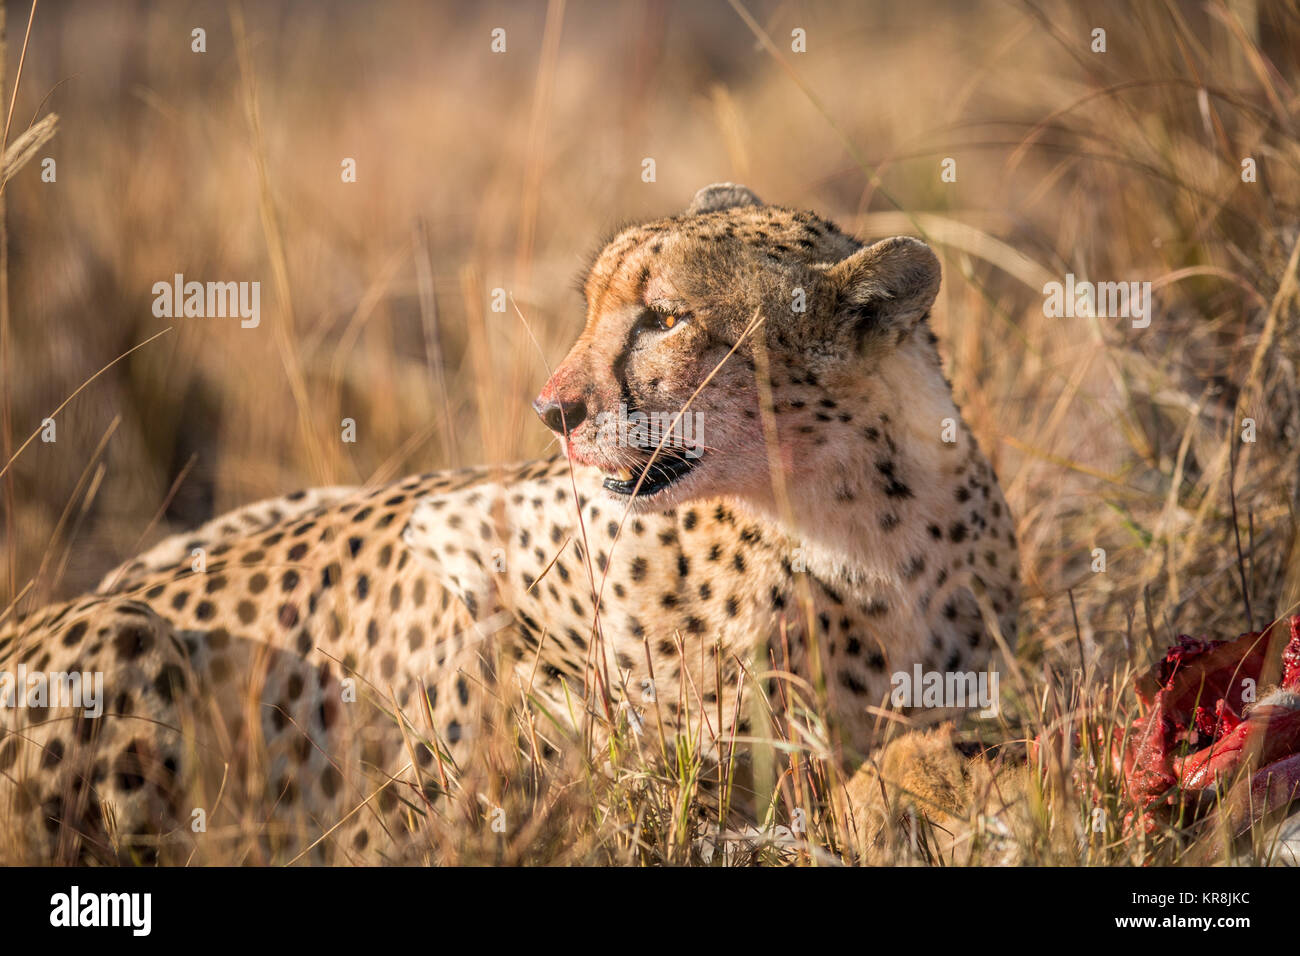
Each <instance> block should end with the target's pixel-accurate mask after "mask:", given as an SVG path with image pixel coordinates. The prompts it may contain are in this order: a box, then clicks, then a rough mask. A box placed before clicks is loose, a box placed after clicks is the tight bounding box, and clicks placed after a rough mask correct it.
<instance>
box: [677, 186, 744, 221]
mask: <svg viewBox="0 0 1300 956" xmlns="http://www.w3.org/2000/svg"><path fill="white" fill-rule="evenodd" d="M761 205H763V200H761V199H759V198H758V197H757V196H755V195H754V194H753V193H752V192H751V191H750V190H749V189H748V188H746V187H745V186H738V185H736V184H735V183H714V184H713V185H712V186H705V187H704V188H703V189H701V190H700V191H699V192H697V193H696V194H695V198H694V199H692V200H691V204H690V205H689V206H687V207H686V215H688V216H698V215H699V214H700V213H702V212H718V211H719V210H721V209H731V208H732V207H734V206H761Z"/></svg>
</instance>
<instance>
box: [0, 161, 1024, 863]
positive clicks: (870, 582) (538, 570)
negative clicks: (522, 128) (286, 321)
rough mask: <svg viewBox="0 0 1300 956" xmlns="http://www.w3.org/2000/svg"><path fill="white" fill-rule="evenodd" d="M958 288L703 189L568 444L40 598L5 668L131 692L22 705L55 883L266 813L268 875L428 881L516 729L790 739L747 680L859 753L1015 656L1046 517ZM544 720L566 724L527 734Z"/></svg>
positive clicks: (894, 254) (29, 836)
mask: <svg viewBox="0 0 1300 956" xmlns="http://www.w3.org/2000/svg"><path fill="white" fill-rule="evenodd" d="M939 281H940V267H939V262H938V260H937V258H936V257H935V255H934V253H933V252H932V251H931V250H930V249H929V248H928V247H927V246H926V245H925V244H924V243H923V242H921V241H919V240H916V239H912V238H907V237H894V238H889V239H884V240H883V241H879V242H875V243H873V244H865V243H863V242H860V241H859V240H857V239H855V238H854V237H852V236H850V235H848V234H846V233H844V232H842V231H841V230H840V229H839V228H837V227H836V226H835V225H834V224H833V223H831V222H830V221H828V220H826V219H824V218H822V217H820V216H818V215H816V214H813V213H811V212H806V211H799V210H793V209H787V208H783V207H778V206H772V205H768V204H765V203H763V202H762V201H760V200H759V199H758V197H757V196H755V195H754V193H752V192H751V191H750V190H748V189H746V188H745V187H743V186H737V185H734V184H730V183H727V184H718V185H713V186H709V187H706V188H704V189H702V190H700V192H699V193H697V194H696V196H695V197H694V199H693V200H692V202H691V203H690V205H689V206H688V208H687V209H686V210H685V212H684V213H682V214H680V215H676V216H672V217H669V218H664V219H660V220H656V221H653V222H649V223H645V224H643V225H638V226H634V227H631V228H626V229H623V230H622V231H621V232H619V233H618V234H617V235H615V236H614V237H613V238H612V239H611V240H610V241H609V242H608V243H606V244H605V245H604V246H603V248H602V249H601V250H600V252H599V253H598V255H597V256H596V257H595V259H594V261H593V262H592V263H591V265H590V267H589V268H588V269H587V270H586V272H585V277H584V280H583V283H582V292H583V296H584V299H585V305H586V325H585V328H584V330H583V331H582V333H581V335H580V336H579V337H578V339H577V342H576V344H575V345H574V346H573V347H572V349H571V350H570V352H569V353H568V355H567V356H566V357H565V358H564V360H563V361H562V362H561V363H560V364H559V366H558V367H556V368H555V370H554V372H553V374H551V376H550V378H549V380H548V381H547V382H546V384H545V386H544V388H543V389H542V391H541V393H540V395H539V396H538V397H537V399H536V401H535V402H534V407H535V409H536V411H537V413H538V415H539V416H540V418H541V419H542V421H543V422H544V423H545V425H546V426H547V427H548V428H549V429H550V430H551V431H552V432H553V433H554V435H555V438H556V440H557V441H558V442H559V444H560V453H559V454H556V455H555V456H553V457H551V458H548V459H545V460H540V461H533V462H527V463H524V464H520V465H515V466H509V467H482V468H471V469H462V470H460V471H453V472H436V473H429V474H422V475H416V476H411V477H407V478H404V479H400V480H397V481H394V482H392V483H389V484H384V485H382V486H380V487H362V488H322V489H316V490H312V491H305V492H297V493H295V494H291V495H288V496H287V497H284V498H279V499H274V500H270V501H266V502H261V503H258V504H255V505H250V506H247V507H245V508H242V509H240V510H237V511H234V512H232V513H229V514H226V515H224V516H222V517H219V518H218V519H216V520H215V521H213V522H211V523H209V524H207V525H205V526H203V527H201V528H199V529H197V530H195V531H193V532H190V533H188V534H182V535H178V536H175V537H172V538H169V539H167V540H165V541H163V542H162V543H160V544H158V545H157V546H156V547H154V548H153V549H152V550H150V551H147V552H146V553H144V554H142V555H140V556H139V557H137V558H136V559H134V560H132V561H130V562H128V563H126V564H125V565H123V566H122V567H120V568H118V569H116V570H114V571H113V572H111V573H109V574H108V575H107V576H106V577H105V579H104V580H103V582H102V583H101V585H100V586H99V588H98V590H97V591H96V592H95V593H93V594H89V595H85V596H83V597H80V598H77V599H74V600H71V601H68V602H66V603H62V604H57V605H53V606H49V607H45V608H43V609H38V610H36V611H35V612H33V613H31V614H29V615H27V616H25V617H20V616H19V615H17V614H16V613H15V612H14V611H13V609H11V610H10V612H9V613H10V616H11V618H12V620H10V622H9V623H7V624H0V627H3V630H2V631H0V673H10V672H15V671H16V670H17V669H19V668H22V669H24V670H25V671H26V672H27V673H29V674H32V673H34V674H45V673H50V674H54V673H58V674H65V675H66V674H72V675H82V676H84V677H85V679H86V681H87V686H90V681H91V677H92V675H95V674H100V675H102V678H103V694H102V701H101V702H100V708H101V710H102V713H100V714H98V715H92V713H91V712H90V711H88V710H87V709H86V708H85V707H81V708H78V707H76V706H73V704H74V703H75V701H69V700H66V699H59V700H55V699H54V696H55V695H53V694H51V696H50V699H48V700H45V699H38V700H35V701H31V702H28V705H27V706H23V707H18V706H14V707H7V708H4V709H3V710H0V720H3V721H4V723H3V724H2V725H0V728H2V730H3V736H0V801H3V803H2V804H0V805H3V806H4V807H5V809H6V811H7V812H9V813H11V814H12V815H13V819H15V820H18V821H21V824H22V831H21V832H23V833H25V834H26V840H27V847H26V848H25V849H26V854H27V856H26V858H28V859H30V858H32V857H33V856H35V857H36V858H39V859H44V860H55V861H66V862H74V861H84V860H96V861H102V862H114V861H123V860H136V861H140V860H146V861H160V862H169V861H170V862H174V861H185V860H190V859H193V858H195V857H194V855H195V854H196V853H199V854H200V858H201V851H202V846H203V841H204V840H205V839H212V838H213V835H214V834H216V833H219V832H222V831H223V828H224V829H225V830H228V829H230V828H231V827H233V826H234V825H235V822H236V821H240V820H243V821H247V820H249V819H252V820H254V821H255V822H256V824H257V826H256V829H257V834H256V843H255V847H250V848H249V849H247V854H248V856H247V859H249V860H279V861H283V860H291V859H298V858H300V856H301V855H302V854H303V853H305V852H307V851H308V850H310V851H311V853H312V854H313V855H314V857H316V858H324V859H329V860H333V861H338V862H374V861H393V860H400V859H402V853H403V850H402V841H403V834H404V833H406V832H408V831H409V829H410V827H411V825H412V822H413V820H414V819H415V818H416V817H418V816H421V815H423V814H425V813H427V812H429V808H430V807H431V806H432V805H433V804H434V803H435V802H436V801H437V799H438V797H439V794H440V793H442V792H444V791H445V788H446V786H447V777H448V773H449V770H451V769H454V768H456V767H464V766H465V765H466V764H467V763H468V762H472V761H474V760H476V759H484V758H483V755H482V753H481V751H477V750H476V749H475V748H476V746H480V745H481V744H482V741H484V740H486V739H487V738H488V737H489V736H490V735H489V733H488V731H489V730H495V729H499V728H500V727H501V726H508V727H511V728H513V729H514V731H515V732H518V733H519V734H520V735H521V736H528V735H529V734H532V735H533V736H534V737H535V738H537V739H540V741H541V743H540V744H536V746H537V747H538V748H539V750H540V752H541V753H543V755H551V754H554V753H556V752H557V751H558V750H561V749H562V748H563V746H564V745H565V741H566V740H570V741H572V740H576V739H585V740H588V741H590V740H593V739H594V740H597V741H599V740H601V739H603V736H602V735H605V734H608V733H609V731H610V728H612V727H616V726H622V727H632V729H634V730H639V729H642V728H646V727H656V728H658V732H660V733H664V732H666V733H667V734H668V736H669V737H672V736H673V735H682V734H694V735H695V737H696V745H697V746H698V747H699V748H700V749H701V751H702V752H704V753H705V754H706V755H707V756H711V757H713V758H717V757H718V756H719V753H720V748H721V747H722V746H723V742H724V741H725V740H726V739H727V738H728V736H730V739H732V740H736V739H740V738H744V737H746V736H747V735H751V734H756V733H758V731H759V728H756V727H755V726H753V725H752V711H751V710H748V709H747V708H746V707H745V705H744V702H742V697H743V696H744V695H743V693H742V689H743V688H745V687H749V686H759V687H762V688H764V689H765V693H768V694H781V693H790V694H791V695H793V696H798V697H799V698H800V699H803V700H805V701H806V702H809V703H810V705H812V706H815V708H818V709H820V713H819V714H818V716H819V717H820V718H822V719H824V720H825V722H826V724H827V725H828V726H830V727H832V728H833V729H834V733H835V740H836V746H837V748H838V752H839V753H840V754H842V758H843V760H844V761H845V763H846V764H849V765H852V764H855V763H857V762H860V761H861V760H862V759H863V758H864V755H865V754H866V753H867V752H868V751H869V749H870V747H871V745H872V739H873V734H874V733H875V732H877V730H876V728H877V724H878V722H879V711H880V708H881V707H882V706H883V707H887V706H888V702H889V699H890V690H891V675H893V674H895V673H897V672H900V671H910V670H911V669H912V668H913V667H915V666H920V667H922V668H924V669H926V670H933V671H954V670H961V671H977V670H980V669H982V668H984V667H986V666H988V665H989V662H990V660H991V658H992V655H993V654H994V652H995V649H996V647H997V646H998V645H999V644H1001V645H1002V646H1003V647H1010V646H1011V643H1012V642H1013V641H1014V639H1015V627H1016V614H1017V607H1018V601H1019V580H1018V561H1017V552H1016V541H1015V534H1014V527H1013V520H1012V516H1011V514H1010V512H1009V510H1008V508H1007V505H1006V502H1005V500H1004V498H1003V495H1002V492H1001V490H1000V488H999V486H998V482H997V479H996V476H995V475H994V472H993V469H992V467H991V466H990V464H989V462H988V461H987V460H986V458H985V457H984V455H983V454H982V453H981V451H980V449H979V447H978V446H977V444H976V442H975V440H974V438H973V436H972V435H971V432H970V430H969V429H968V428H967V426H966V424H965V423H964V421H963V420H962V417H961V413H960V411H959V410H958V408H957V406H956V404H955V403H954V399H953V395H952V390H951V387H950V384H949V382H948V380H947V379H946V378H945V376H944V374H943V370H942V365H941V361H940V357H939V354H938V351H937V347H936V345H937V339H936V337H935V335H934V334H933V333H932V332H931V330H930V326H929V315H930V310H931V307H932V305H933V303H934V301H935V297H936V295H937V293H938V289H939ZM647 421H649V422H652V423H657V424H658V426H659V427H658V428H657V429H649V430H647V429H646V428H645V427H643V426H644V425H645V423H646V422H647ZM629 423H630V424H629ZM688 424H693V428H692V429H690V431H691V432H692V434H689V435H688V434H687V432H688V428H687V425H688ZM782 682H785V683H787V684H788V688H795V690H783V689H782V688H781V686H779V685H781V684H782ZM524 699H527V700H528V701H529V702H531V703H532V704H533V705H535V706H536V707H537V708H539V709H540V710H541V711H542V712H544V713H546V714H547V715H549V716H550V717H551V718H552V720H553V722H552V723H551V724H549V725H546V726H536V725H532V726H531V727H530V728H528V729H524V730H521V729H520V727H521V723H520V721H519V719H518V717H517V711H516V708H517V706H518V704H519V702H520V701H521V700H524ZM584 735H585V736H584ZM200 818H202V822H203V823H204V826H203V827H200V826H199V824H198V821H200ZM15 852H16V851H15V848H12V847H6V848H4V849H0V855H3V854H9V855H14V853H15ZM321 854H326V856H321Z"/></svg>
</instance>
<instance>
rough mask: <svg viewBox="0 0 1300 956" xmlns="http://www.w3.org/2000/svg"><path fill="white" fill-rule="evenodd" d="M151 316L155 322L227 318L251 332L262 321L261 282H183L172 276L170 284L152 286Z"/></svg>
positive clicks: (180, 277) (178, 277)
mask: <svg viewBox="0 0 1300 956" xmlns="http://www.w3.org/2000/svg"><path fill="white" fill-rule="evenodd" d="M153 295H154V300H153V314H154V317H155V318H159V319H181V318H186V319H227V318H235V317H238V318H239V320H240V322H239V327H240V328H243V329H255V328H257V327H258V325H260V324H261V322H262V283H260V282H193V281H191V282H186V281H185V276H183V275H182V274H181V273H179V272H178V273H176V275H174V276H173V277H172V281H171V282H166V281H163V282H155V283H154V284H153Z"/></svg>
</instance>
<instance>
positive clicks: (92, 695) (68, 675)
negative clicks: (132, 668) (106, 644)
mask: <svg viewBox="0 0 1300 956" xmlns="http://www.w3.org/2000/svg"><path fill="white" fill-rule="evenodd" d="M25 707H80V708H81V709H82V710H83V711H85V713H86V716H87V717H99V716H101V715H102V714H103V713H104V672H103V671H70V672H69V671H31V672H28V670H27V665H26V664H19V665H18V670H17V671H0V709H5V708H10V709H20V708H25Z"/></svg>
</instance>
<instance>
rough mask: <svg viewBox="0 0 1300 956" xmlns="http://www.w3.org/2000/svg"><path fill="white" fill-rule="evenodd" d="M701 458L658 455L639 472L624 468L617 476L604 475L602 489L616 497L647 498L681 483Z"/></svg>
mask: <svg viewBox="0 0 1300 956" xmlns="http://www.w3.org/2000/svg"><path fill="white" fill-rule="evenodd" d="M702 457H703V456H701V457H697V458H665V457H664V456H662V455H660V456H659V457H658V458H656V459H655V460H654V461H653V462H651V464H650V465H649V466H648V467H646V468H643V469H641V470H640V472H638V471H636V470H635V469H628V468H624V469H623V470H622V471H621V472H620V473H619V474H617V475H606V476H605V481H604V487H605V490H606V491H609V492H612V493H614V494H616V495H624V496H626V497H629V498H648V497H650V496H651V495H655V494H658V493H659V492H661V491H663V490H664V489H665V488H668V487H669V486H671V485H675V484H676V483H677V482H679V481H681V480H682V479H683V478H684V477H686V476H687V475H688V474H690V473H691V472H692V471H694V470H695V467H696V466H697V465H699V463H700V461H701V460H702ZM642 476H644V478H643V477H642ZM637 482H640V487H637Z"/></svg>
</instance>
